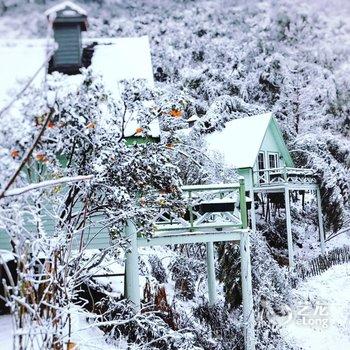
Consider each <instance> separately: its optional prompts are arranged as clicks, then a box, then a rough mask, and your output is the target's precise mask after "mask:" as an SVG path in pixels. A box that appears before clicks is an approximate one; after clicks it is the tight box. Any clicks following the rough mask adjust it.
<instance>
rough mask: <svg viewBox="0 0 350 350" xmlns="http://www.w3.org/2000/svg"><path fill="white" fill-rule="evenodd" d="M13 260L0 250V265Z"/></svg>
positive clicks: (5, 251)
mask: <svg viewBox="0 0 350 350" xmlns="http://www.w3.org/2000/svg"><path fill="white" fill-rule="evenodd" d="M14 259H15V256H14V255H13V253H11V252H10V251H8V250H5V249H0V264H2V263H4V262H8V261H11V260H14ZM0 349H1V347H0Z"/></svg>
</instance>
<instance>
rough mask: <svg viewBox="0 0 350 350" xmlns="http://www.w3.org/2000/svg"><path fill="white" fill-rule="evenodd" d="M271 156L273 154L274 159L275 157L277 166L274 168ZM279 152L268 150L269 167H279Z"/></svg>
mask: <svg viewBox="0 0 350 350" xmlns="http://www.w3.org/2000/svg"><path fill="white" fill-rule="evenodd" d="M270 156H273V157H274V159H275V165H276V166H275V167H274V168H272V167H271V162H270ZM279 160H280V159H279V153H278V152H268V166H269V169H277V168H279Z"/></svg>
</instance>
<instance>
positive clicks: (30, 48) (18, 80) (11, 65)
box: [0, 39, 47, 109]
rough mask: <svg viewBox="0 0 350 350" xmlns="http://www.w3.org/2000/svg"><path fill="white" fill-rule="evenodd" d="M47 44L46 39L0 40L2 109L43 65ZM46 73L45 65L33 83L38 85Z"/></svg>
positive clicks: (0, 101)
mask: <svg viewBox="0 0 350 350" xmlns="http://www.w3.org/2000/svg"><path fill="white" fill-rule="evenodd" d="M46 45H47V40H45V39H28V40H12V41H7V40H1V41H0V67H1V82H0V109H2V108H4V107H5V106H6V105H7V104H8V103H9V102H10V100H11V98H13V96H15V95H16V93H18V92H19V91H20V90H21V88H23V86H24V85H25V84H26V82H27V81H28V80H29V79H30V78H31V77H32V76H34V74H35V72H37V71H38V70H39V68H40V66H42V65H43V63H44V62H45V59H46ZM44 74H45V69H44V67H43V68H42V69H41V70H40V73H39V74H38V75H37V76H36V78H35V79H34V81H33V83H32V84H33V85H34V86H38V85H39V84H40V83H41V82H42V81H43V79H44ZM10 96H11V97H10Z"/></svg>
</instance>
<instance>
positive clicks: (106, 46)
mask: <svg viewBox="0 0 350 350" xmlns="http://www.w3.org/2000/svg"><path fill="white" fill-rule="evenodd" d="M89 41H92V42H93V41H96V42H97V43H99V45H98V46H97V47H96V48H95V52H94V56H93V58H92V62H91V66H92V69H93V71H94V72H96V73H98V74H101V75H102V77H103V81H104V83H105V84H106V86H107V87H108V88H109V89H110V90H111V91H114V90H115V88H116V87H117V84H118V82H120V81H121V80H131V79H144V80H145V81H146V82H147V84H148V85H149V86H150V87H153V85H154V81H153V72H152V61H151V50H150V46H149V41H148V37H147V36H142V37H138V38H137V37H135V38H114V39H89Z"/></svg>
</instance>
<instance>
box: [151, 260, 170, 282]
mask: <svg viewBox="0 0 350 350" xmlns="http://www.w3.org/2000/svg"><path fill="white" fill-rule="evenodd" d="M148 261H149V263H150V265H151V274H152V276H153V277H155V278H156V280H157V281H158V282H159V283H164V282H166V280H167V273H166V270H165V268H164V266H163V264H162V261H161V260H160V259H159V257H158V256H157V255H150V256H149V258H148Z"/></svg>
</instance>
